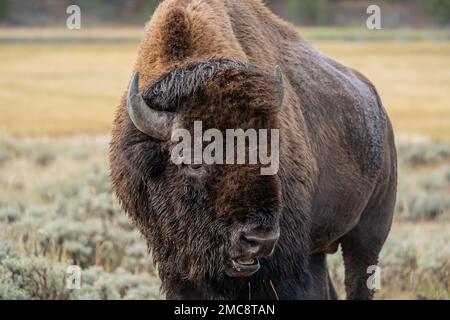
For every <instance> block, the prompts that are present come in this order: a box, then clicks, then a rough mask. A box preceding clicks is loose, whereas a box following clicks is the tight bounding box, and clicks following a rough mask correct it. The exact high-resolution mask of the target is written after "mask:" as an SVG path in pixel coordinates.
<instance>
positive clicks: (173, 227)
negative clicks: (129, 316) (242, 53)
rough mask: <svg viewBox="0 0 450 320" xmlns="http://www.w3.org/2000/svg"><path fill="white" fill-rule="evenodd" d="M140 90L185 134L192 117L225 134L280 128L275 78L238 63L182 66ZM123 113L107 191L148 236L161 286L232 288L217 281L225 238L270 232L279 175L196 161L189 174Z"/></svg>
mask: <svg viewBox="0 0 450 320" xmlns="http://www.w3.org/2000/svg"><path fill="white" fill-rule="evenodd" d="M143 92H144V93H143V97H144V99H145V100H146V102H147V104H148V105H149V106H150V107H152V108H154V109H160V110H165V111H167V110H169V111H172V112H176V114H177V119H178V124H177V125H178V126H179V127H181V128H185V129H188V130H190V131H193V124H194V121H202V123H203V130H207V129H210V128H216V129H219V130H222V131H223V134H224V136H225V130H226V129H238V128H239V129H243V130H246V129H249V128H253V129H269V130H270V129H278V128H279V124H278V105H277V100H276V88H275V84H274V78H273V74H270V73H266V72H262V71H258V70H257V68H255V67H253V66H249V65H246V64H245V63H242V62H237V61H233V60H211V61H208V62H199V63H190V64H188V65H186V66H182V67H179V68H177V69H175V70H172V71H171V72H168V73H166V74H164V75H162V76H160V77H158V78H157V79H156V80H155V81H154V82H152V83H150V85H149V86H148V87H147V88H145V89H144V90H143ZM121 113H124V114H123V115H119V117H118V120H117V122H116V126H115V130H114V134H113V144H112V158H111V165H112V173H113V184H114V188H115V190H116V192H117V195H118V197H119V199H120V200H121V202H122V204H123V206H124V208H125V209H126V211H127V212H128V213H129V214H130V215H131V217H132V218H133V219H134V221H135V222H137V223H138V225H139V226H140V228H141V230H142V232H143V233H144V235H145V236H146V237H147V240H148V242H149V245H150V247H151V248H152V251H153V255H154V257H155V262H156V263H157V264H158V267H159V272H160V276H161V278H162V280H163V283H165V284H166V285H165V287H166V289H167V288H170V290H174V286H176V287H177V290H178V291H180V290H188V289H187V288H189V290H193V291H195V292H202V296H201V297H202V298H206V297H217V295H219V296H220V295H223V297H225V295H224V294H225V292H226V290H224V287H226V285H225V284H226V282H227V281H228V286H229V285H230V283H235V285H233V286H229V287H230V288H232V290H237V289H238V288H239V286H237V287H236V283H239V281H238V280H232V279H227V281H225V280H226V279H225V277H226V276H225V275H224V267H225V266H226V264H227V263H228V260H229V258H230V243H229V241H230V239H231V238H233V237H234V236H236V234H239V232H240V230H242V229H243V228H244V227H245V228H250V227H251V226H253V227H255V228H256V227H261V228H267V229H273V228H275V227H276V225H277V224H278V220H279V214H280V210H281V186H280V181H279V179H278V178H277V177H276V176H262V175H261V174H260V166H259V165H211V166H206V165H204V169H203V170H204V172H203V173H202V174H201V175H197V174H194V175H192V174H190V173H189V172H188V171H187V170H188V169H186V168H185V167H183V166H176V165H174V164H173V163H172V162H171V160H170V148H171V146H172V145H173V143H172V142H170V141H165V142H160V141H157V140H154V139H152V138H150V137H148V136H145V135H144V134H142V133H141V132H140V131H138V130H137V129H136V128H135V127H134V125H133V124H132V122H131V121H130V120H129V119H128V118H127V116H126V114H125V109H123V110H122V111H121ZM180 285H181V286H186V289H181V288H180ZM230 290H231V289H230ZM218 292H221V293H220V294H219V293H218Z"/></svg>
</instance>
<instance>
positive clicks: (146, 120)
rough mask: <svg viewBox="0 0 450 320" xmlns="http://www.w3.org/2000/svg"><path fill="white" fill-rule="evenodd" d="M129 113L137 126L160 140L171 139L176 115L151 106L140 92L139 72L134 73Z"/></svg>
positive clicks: (128, 100)
mask: <svg viewBox="0 0 450 320" xmlns="http://www.w3.org/2000/svg"><path fill="white" fill-rule="evenodd" d="M127 109H128V115H129V116H130V119H131V121H132V122H133V124H134V125H135V126H136V128H137V129H138V130H139V131H141V132H143V133H145V134H147V135H149V136H151V137H153V138H156V139H159V140H163V141H165V140H169V139H170V136H171V129H172V123H173V120H174V118H175V115H174V114H173V113H171V112H165V111H158V110H155V109H152V108H150V107H149V106H148V105H147V103H145V101H144V99H143V98H142V95H141V94H140V93H139V73H138V72H136V73H134V74H133V78H132V79H131V84H130V88H129V89H128V97H127Z"/></svg>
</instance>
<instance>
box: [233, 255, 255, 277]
mask: <svg viewBox="0 0 450 320" xmlns="http://www.w3.org/2000/svg"><path fill="white" fill-rule="evenodd" d="M260 267H261V266H260V264H259V260H258V259H257V258H245V257H242V258H238V259H232V260H231V262H230V264H229V266H228V267H227V268H226V270H225V273H226V274H227V275H228V276H229V277H233V278H243V277H249V276H251V275H253V274H255V273H256V272H258V270H259V268H260Z"/></svg>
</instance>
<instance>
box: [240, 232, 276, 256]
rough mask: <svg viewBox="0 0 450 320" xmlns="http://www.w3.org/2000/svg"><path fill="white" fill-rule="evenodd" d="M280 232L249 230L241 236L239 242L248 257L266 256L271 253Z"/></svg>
mask: <svg viewBox="0 0 450 320" xmlns="http://www.w3.org/2000/svg"><path fill="white" fill-rule="evenodd" d="M279 237H280V233H279V232H278V231H276V232H275V231H274V232H261V231H257V230H251V231H249V232H245V233H243V234H242V236H241V244H242V246H243V248H244V250H245V251H246V253H247V254H248V256H250V257H267V256H270V255H272V253H273V251H274V249H275V244H276V243H277V240H278V238H279Z"/></svg>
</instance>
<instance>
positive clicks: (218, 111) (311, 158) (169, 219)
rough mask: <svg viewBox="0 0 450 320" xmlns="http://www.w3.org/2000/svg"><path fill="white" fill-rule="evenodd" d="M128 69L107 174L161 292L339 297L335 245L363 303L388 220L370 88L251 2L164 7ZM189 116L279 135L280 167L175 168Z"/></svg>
mask: <svg viewBox="0 0 450 320" xmlns="http://www.w3.org/2000/svg"><path fill="white" fill-rule="evenodd" d="M277 66H279V67H277ZM275 70H277V71H275ZM134 71H135V74H134V77H133V80H132V81H131V84H130V87H129V89H128V91H127V92H126V93H125V94H124V96H123V98H122V103H121V105H120V107H119V108H118V110H117V113H116V118H115V121H114V126H113V132H112V142H111V150H110V166H111V177H112V183H113V187H114V190H115V193H116V194H117V197H118V199H119V200H120V203H121V205H122V207H123V208H124V210H125V211H126V212H127V213H128V214H129V216H130V217H131V219H132V220H133V222H134V224H135V225H136V226H137V227H138V228H139V230H140V232H141V233H142V234H143V236H144V237H145V239H146V241H147V242H148V247H149V250H150V252H151V254H152V256H153V259H154V262H155V264H156V265H157V267H158V272H159V276H160V278H161V281H162V289H163V291H164V292H165V294H166V298H167V299H336V298H337V294H336V291H335V289H334V287H333V284H332V283H331V280H330V277H329V274H328V271H327V266H326V255H327V254H329V253H334V252H336V251H337V249H338V246H339V245H341V247H342V252H343V257H344V263H345V287H346V293H347V298H348V299H370V298H372V296H373V293H374V292H373V288H372V287H371V286H368V285H367V280H368V277H369V276H370V274H368V270H372V269H373V266H376V265H377V263H378V256H379V253H380V250H381V249H382V247H383V244H384V242H385V240H386V238H387V236H388V233H389V230H390V227H391V223H392V216H393V209H394V204H395V198H396V182H397V166H396V151H395V145H394V135H393V129H392V126H391V123H390V121H389V119H388V117H387V114H386V111H385V110H384V107H383V105H382V103H381V101H380V98H379V96H378V94H377V91H376V89H375V87H374V86H373V85H372V83H371V82H370V81H369V80H368V79H366V78H365V77H364V76H363V75H361V74H360V73H359V72H357V71H355V70H352V69H350V68H348V67H345V66H343V65H341V64H340V63H338V62H336V61H334V60H332V59H330V58H328V57H327V56H325V55H324V54H322V53H321V52H319V51H318V50H316V49H314V48H313V47H312V46H311V45H310V44H308V43H307V42H306V41H305V40H304V39H302V38H301V37H300V36H299V35H298V34H297V31H296V30H295V28H294V27H292V26H291V25H289V24H288V23H286V22H284V21H283V20H281V19H280V18H278V17H277V16H275V15H274V14H273V13H271V12H270V11H269V9H267V8H266V7H265V6H264V5H263V4H262V3H261V1H260V0H245V1H242V0H166V1H164V2H162V3H161V4H160V5H159V7H158V8H157V10H156V11H155V13H154V14H153V16H152V19H151V20H150V22H149V23H148V24H147V26H146V30H145V34H144V36H143V39H142V41H141V43H140V47H139V52H138V56H137V61H136V63H135V66H134ZM140 88H141V89H140ZM195 121H201V122H202V124H203V129H202V130H207V129H210V128H215V129H217V130H220V131H224V130H227V129H230V128H231V129H233V128H234V129H236V128H241V129H243V130H246V129H250V128H255V129H279V131H280V147H279V148H280V149H279V170H278V171H277V173H276V174H273V175H262V174H261V172H260V170H259V169H260V168H261V166H262V164H222V165H221V164H209V165H206V164H198V163H194V164H185V163H182V164H174V163H173V162H172V161H171V157H170V154H171V150H173V148H174V145H175V142H174V141H173V139H171V135H172V133H173V131H174V130H175V129H177V128H183V129H185V130H188V131H189V132H191V131H192V130H193V125H194V122H195ZM371 268H372V269H371Z"/></svg>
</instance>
